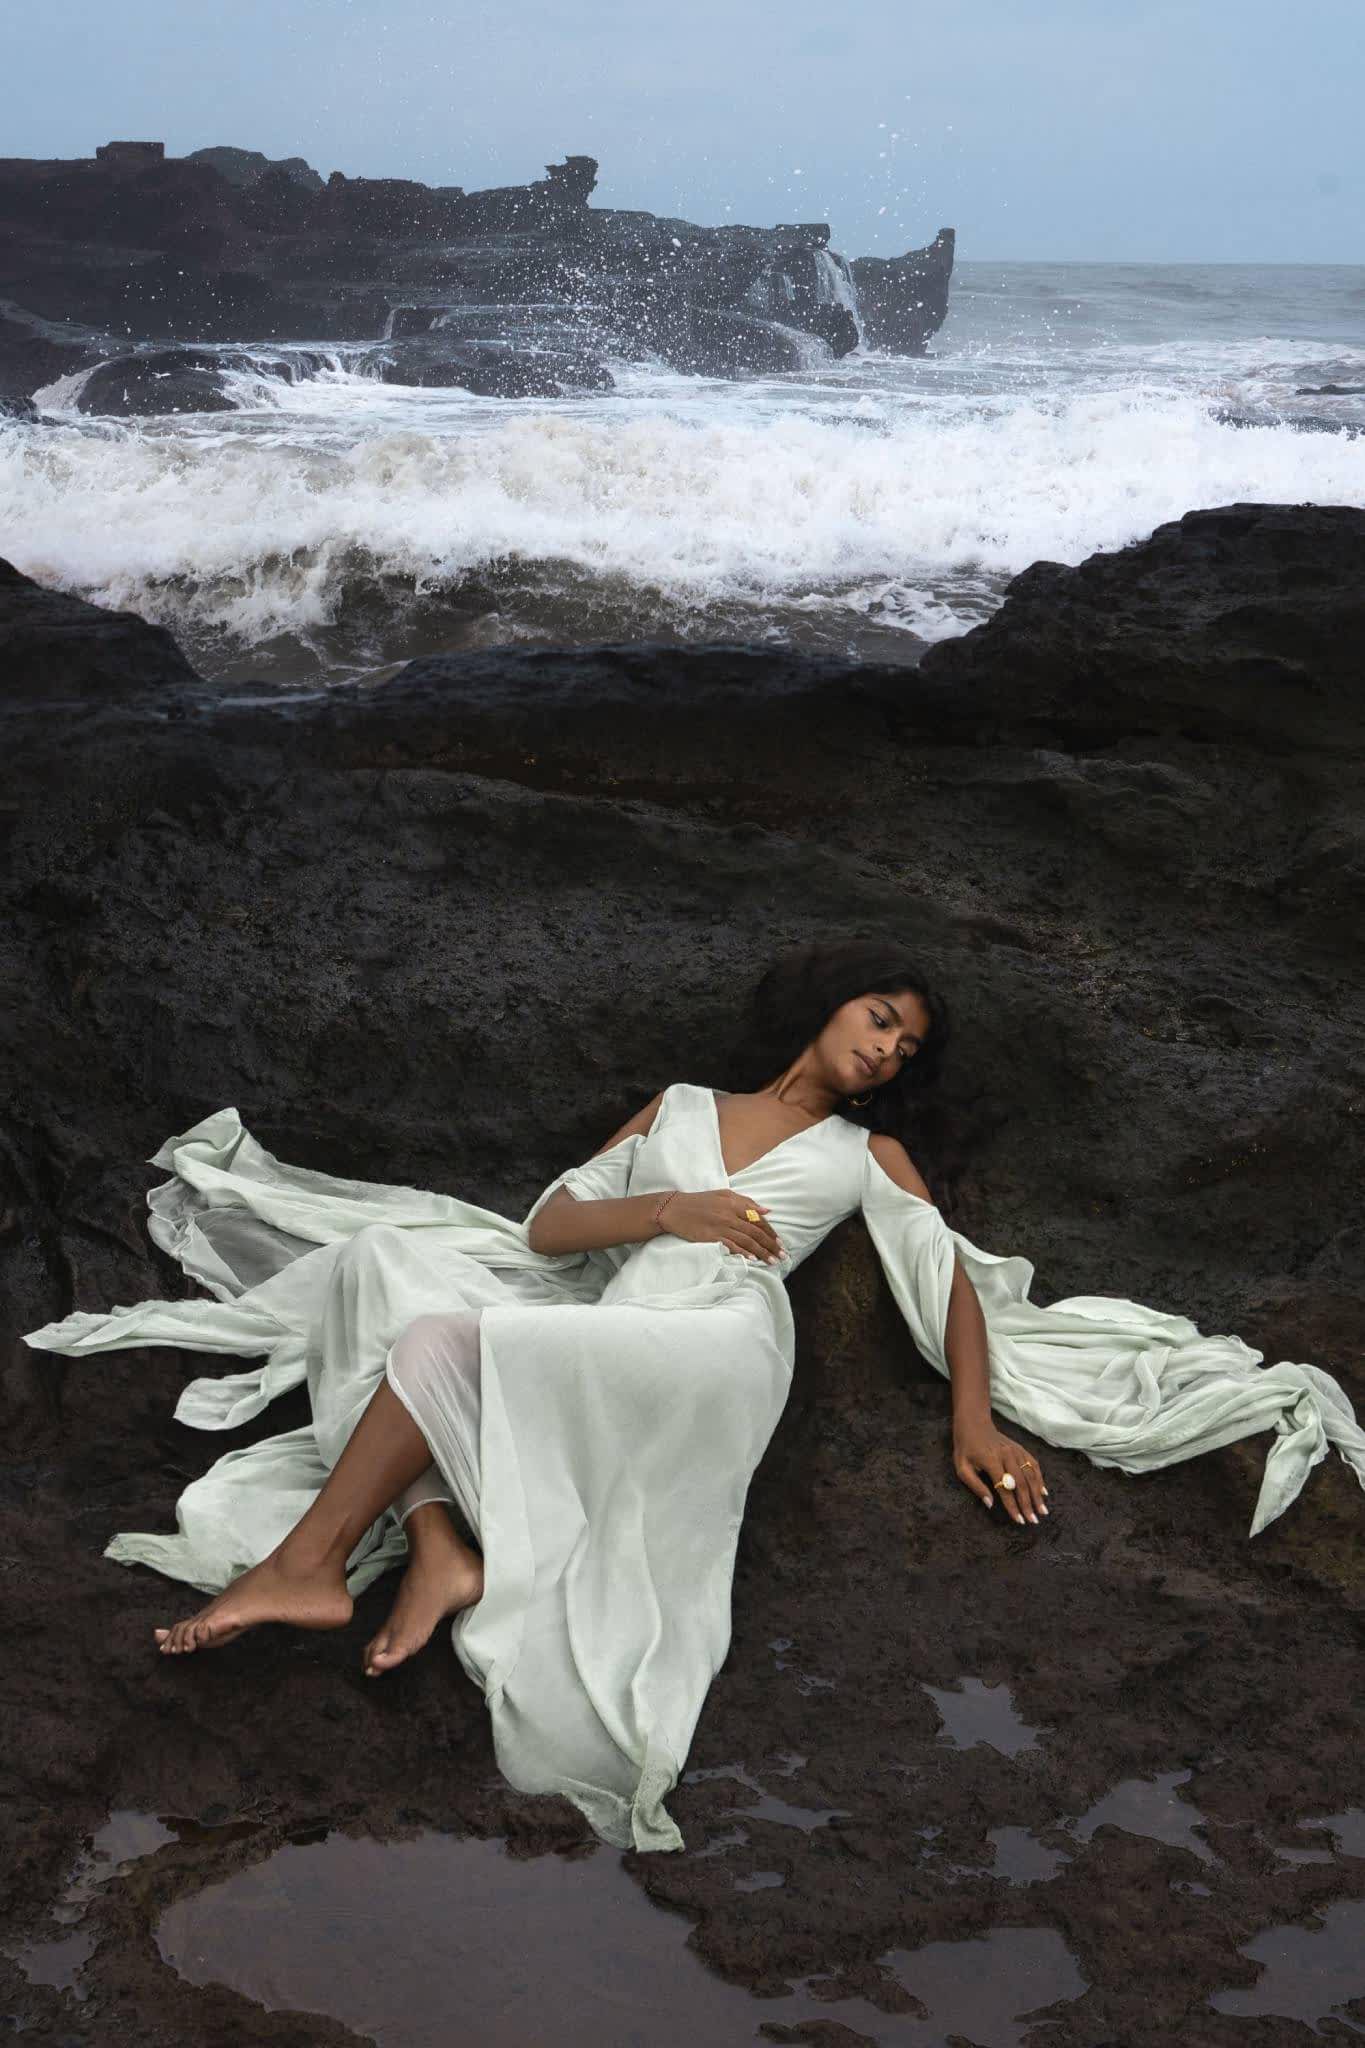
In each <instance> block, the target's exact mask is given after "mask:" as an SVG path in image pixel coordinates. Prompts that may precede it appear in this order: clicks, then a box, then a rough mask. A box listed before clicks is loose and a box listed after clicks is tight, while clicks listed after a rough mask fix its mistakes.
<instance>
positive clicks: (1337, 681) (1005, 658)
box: [921, 505, 1365, 754]
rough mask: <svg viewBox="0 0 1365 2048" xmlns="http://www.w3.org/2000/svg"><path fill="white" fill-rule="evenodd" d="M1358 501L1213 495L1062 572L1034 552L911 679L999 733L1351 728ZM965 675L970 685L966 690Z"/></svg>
mask: <svg viewBox="0 0 1365 2048" xmlns="http://www.w3.org/2000/svg"><path fill="white" fill-rule="evenodd" d="M1362 559H1365V511H1359V510H1357V509H1355V508H1353V507H1349V506H1340V505H1324V506H1314V505H1293V506H1282V505H1224V506H1220V507H1219V508H1217V509H1216V510H1214V511H1208V512H1187V513H1186V515H1185V517H1184V518H1183V519H1179V520H1173V521H1172V522H1171V523H1170V524H1169V525H1166V526H1159V527H1158V528H1157V529H1156V532H1155V533H1153V534H1152V535H1151V536H1150V538H1149V539H1147V540H1143V541H1139V542H1137V543H1135V545H1134V546H1133V547H1131V548H1125V549H1121V550H1120V551H1119V552H1118V553H1115V554H1098V555H1091V556H1090V558H1089V560H1088V561H1085V562H1082V563H1081V564H1080V566H1079V567H1078V568H1075V569H1068V568H1064V567H1062V565H1061V564H1059V563H1057V562H1035V563H1034V564H1033V566H1032V568H1030V569H1026V570H1025V571H1024V574H1023V575H1022V576H1019V577H1016V578H1015V580H1014V582H1013V583H1012V584H1011V585H1010V586H1009V593H1008V602H1007V603H1006V604H1005V605H1003V606H1002V607H1001V609H1000V610H999V611H998V612H996V613H995V615H994V616H993V617H992V618H991V619H989V620H987V622H986V624H985V625H984V626H982V627H980V628H979V629H978V630H977V631H976V632H974V633H969V634H968V635H966V637H965V638H963V639H961V640H950V641H943V642H941V643H940V644H939V645H938V646H937V647H935V648H933V649H931V650H930V652H929V653H928V655H926V657H925V660H924V663H923V665H922V669H921V673H922V675H923V676H924V677H925V679H926V680H928V681H932V682H934V683H937V684H940V685H941V687H942V689H943V691H944V694H945V698H946V697H953V698H955V699H956V700H957V701H958V702H960V703H961V704H962V706H963V707H964V716H969V717H970V718H971V719H973V720H974V721H980V722H982V724H983V726H984V725H986V724H988V725H989V729H990V730H991V731H998V732H1004V733H1008V734H1009V735H1010V736H1011V737H1012V738H1015V737H1022V736H1024V735H1026V734H1029V733H1036V734H1038V735H1039V737H1040V739H1042V738H1053V737H1055V736H1056V735H1058V734H1059V733H1066V734H1067V735H1069V737H1070V739H1071V740H1072V741H1073V742H1074V744H1075V745H1077V746H1087V747H1104V746H1108V745H1112V744H1113V742H1114V740H1115V739H1116V738H1119V737H1126V736H1130V735H1133V734H1136V733H1139V732H1151V733H1162V732H1171V733H1179V734H1183V735H1186V736H1187V737H1189V738H1190V739H1192V740H1196V741H1215V742H1225V741H1235V742H1238V743H1240V744H1243V745H1246V744H1250V745H1252V746H1255V747H1257V748H1266V749H1270V750H1272V751H1275V752H1278V751H1280V750H1281V749H1282V748H1283V747H1284V746H1285V744H1286V736H1287V735H1289V736H1292V745H1293V747H1294V749H1295V751H1296V752H1297V753H1300V754H1303V753H1308V752H1313V751H1317V750H1319V749H1322V748H1333V749H1337V748H1349V747H1351V746H1353V745H1354V744H1355V742H1356V739H1357V737H1358V735H1359V732H1360V721H1361V703H1360V650H1361V648H1362V647H1365V579H1362V578H1361V577H1360V575H1359V573H1358V572H1359V565H1360V563H1361V561H1362ZM968 686H969V687H968Z"/></svg>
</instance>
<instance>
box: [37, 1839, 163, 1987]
mask: <svg viewBox="0 0 1365 2048" xmlns="http://www.w3.org/2000/svg"><path fill="white" fill-rule="evenodd" d="M174 1840H175V1834H174V1832H173V1831H172V1829H170V1828H168V1827H165V1826H163V1825H162V1823H161V1822H160V1821H159V1820H154V1819H153V1818H152V1816H151V1815H150V1814H148V1813H132V1812H127V1811H123V1812H119V1813H111V1814H110V1816H109V1818H108V1820H107V1821H106V1822H105V1823H104V1826H103V1827H102V1828H100V1830H99V1831H98V1833H97V1834H95V1835H93V1836H92V1837H91V1838H90V1840H89V1841H88V1842H87V1843H86V1846H85V1848H84V1849H83V1850H82V1852H81V1854H80V1855H79V1857H78V1858H77V1859H76V1863H75V1866H74V1867H73V1869H72V1870H71V1872H70V1874H69V1876H68V1878H67V1881H66V1889H65V1891H64V1892H63V1894H62V1897H61V1899H60V1901H59V1902H58V1904H57V1905H56V1906H54V1907H53V1909H52V1918H53V1919H54V1920H55V1921H56V1923H57V1925H58V1926H59V1927H70V1928H71V1930H72V1931H71V1932H70V1933H69V1934H59V1935H56V1936H54V1937H53V1938H52V1939H51V1940H50V1941H34V1942H29V1943H27V1944H26V1945H25V1946H24V1947H22V1948H13V1949H10V1950H8V1951H7V1953H8V1954H9V1955H11V1956H12V1957H13V1958H14V1960H15V1962H17V1963H18V1965H19V1967H20V1969H21V1970H22V1971H23V1973H24V1975H25V1976H26V1977H27V1978H28V1981H29V1983H30V1984H47V1985H51V1986H52V1987H53V1988H54V1989H55V1990H58V1991H70V1990H75V1991H76V1993H77V1996H79V1995H80V1987H79V1984H78V1981H77V1980H78V1979H79V1976H80V1973H81V1971H82V1969H83V1968H84V1966H85V1964H86V1963H87V1962H88V1961H89V1959H90V1954H91V1951H92V1950H93V1948H94V1946H95V1937H94V1934H93V1933H92V1932H91V1931H90V1929H88V1928H87V1927H84V1926H82V1925H80V1924H79V1923H80V1922H82V1921H83V1920H84V1918H85V1915H86V1912H87V1910H88V1908H89V1906H90V1904H91V1902H92V1901H93V1899H94V1897H95V1894H96V1893H97V1892H98V1891H99V1889H100V1887H101V1886H102V1885H104V1884H107V1883H108V1881H109V1879H110V1878H111V1877H115V1876H117V1874H118V1872H119V1871H120V1870H122V1869H124V1868H125V1867H126V1866H127V1865H128V1864H129V1863H135V1862H137V1861H138V1860H139V1858H141V1857H143V1856H151V1855H154V1854H155V1853H156V1851H157V1850H158V1849H159V1848H161V1847H162V1845H163V1844H164V1843H166V1842H173V1841H174Z"/></svg>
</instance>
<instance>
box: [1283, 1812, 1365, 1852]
mask: <svg viewBox="0 0 1365 2048" xmlns="http://www.w3.org/2000/svg"><path fill="white" fill-rule="evenodd" d="M1294 1826H1295V1830H1296V1832H1298V1833H1302V1832H1303V1831H1304V1829H1306V1828H1311V1829H1313V1830H1314V1831H1315V1832H1316V1833H1318V1834H1324V1835H1330V1836H1331V1838H1332V1846H1331V1848H1330V1849H1325V1848H1304V1849H1299V1848H1296V1847H1293V1846H1291V1845H1289V1844H1286V1843H1284V1842H1276V1843H1274V1844H1273V1845H1272V1846H1273V1848H1274V1850H1275V1854H1276V1855H1277V1856H1282V1857H1283V1858H1284V1860H1285V1862H1286V1863H1334V1862H1335V1861H1336V1859H1337V1857H1338V1856H1365V1807H1361V1806H1348V1807H1347V1809H1346V1811H1345V1813H1315V1814H1305V1816H1304V1818H1303V1819H1302V1820H1300V1821H1296V1822H1295V1823H1294Z"/></svg>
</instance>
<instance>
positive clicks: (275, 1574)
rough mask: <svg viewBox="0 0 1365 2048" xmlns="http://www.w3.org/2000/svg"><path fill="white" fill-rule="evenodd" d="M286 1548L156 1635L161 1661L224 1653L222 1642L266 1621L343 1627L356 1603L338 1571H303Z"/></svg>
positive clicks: (310, 1626) (272, 1553)
mask: <svg viewBox="0 0 1365 2048" xmlns="http://www.w3.org/2000/svg"><path fill="white" fill-rule="evenodd" d="M284 1552H285V1545H283V1544H281V1546H280V1548H279V1549H278V1550H273V1551H272V1552H271V1554H270V1556H269V1557H267V1558H264V1559H263V1560H262V1562H261V1563H260V1564H258V1565H254V1566H253V1567H252V1569H251V1570H250V1571H249V1572H243V1573H242V1576H241V1578H240V1579H234V1580H233V1582H232V1584H231V1585H230V1586H229V1587H227V1589H226V1590H225V1591H224V1592H222V1593H220V1594H219V1595H218V1598H217V1599H216V1600H210V1602H209V1604H208V1606H207V1607H201V1608H200V1610H199V1612H198V1613H197V1614H192V1615H190V1616H189V1618H188V1620H186V1621H177V1622H176V1624H175V1626H174V1627H173V1628H159V1629H156V1630H155V1631H154V1633H155V1635H156V1639H157V1648H158V1649H159V1650H160V1651H161V1654H162V1656H163V1657H166V1656H170V1657H177V1656H181V1655H183V1653H184V1652H185V1651H187V1650H220V1649H221V1648H222V1647H223V1644H224V1643H230V1642H231V1641H232V1640H233V1638H234V1637H236V1636H240V1635H242V1634H244V1633H245V1631H246V1630H247V1629H249V1628H255V1627H256V1626H257V1624H258V1623H260V1622H263V1621H284V1622H289V1623H291V1624H292V1626H293V1627H294V1628H345V1626H346V1624H347V1622H348V1621H349V1620H350V1618H351V1610H352V1607H353V1605H354V1602H353V1601H352V1599H351V1596H350V1594H349V1593H348V1592H347V1591H346V1579H345V1575H344V1572H343V1571H342V1570H341V1568H340V1567H338V1568H336V1569H334V1570H327V1569H322V1568H319V1567H317V1566H310V1567H309V1568H307V1569H304V1568H301V1567H300V1566H299V1565H297V1564H296V1563H293V1562H292V1561H291V1560H290V1559H289V1558H288V1557H286V1556H285V1555H284Z"/></svg>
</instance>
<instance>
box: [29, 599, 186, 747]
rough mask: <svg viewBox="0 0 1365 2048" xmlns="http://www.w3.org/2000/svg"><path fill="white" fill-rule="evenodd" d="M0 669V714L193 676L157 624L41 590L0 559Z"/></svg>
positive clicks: (150, 691)
mask: <svg viewBox="0 0 1365 2048" xmlns="http://www.w3.org/2000/svg"><path fill="white" fill-rule="evenodd" d="M0 675H3V677H4V682H3V685H0V717H3V716H5V715H10V716H13V715H14V714H15V713H16V712H18V711H19V710H20V709H21V708H26V709H30V710H32V709H35V708H36V709H38V710H39V715H40V717H41V718H44V719H45V718H47V717H48V716H49V714H50V712H51V711H52V709H53V708H54V707H55V706H57V705H58V704H62V703H71V702H73V701H74V702H77V703H79V704H81V705H82V706H84V707H85V708H87V709H91V708H95V707H98V706H103V705H107V704H110V703H117V702H123V701H126V700H128V699H130V698H146V697H151V698H153V699H155V698H157V697H159V696H160V695H161V694H162V693H164V692H166V691H169V690H173V689H175V688H177V687H180V686H183V685H186V684H190V685H192V684H194V683H197V682H198V680H199V678H198V677H197V676H196V674H195V672H194V670H193V669H192V668H191V667H190V665H189V663H188V662H187V661H186V660H185V657H184V656H183V655H182V654H181V652H180V649H179V648H178V647H177V646H176V644H175V642H174V640H172V638H171V636H170V634H169V633H167V632H166V631H165V630H164V629H163V628H162V627H160V626H149V625H148V624H147V623H146V621H145V620H143V619H139V618H138V617H137V616H136V615H135V614H134V613H132V612H111V611H105V610H103V609H101V607H99V606H98V605H93V604H86V603H85V602H84V600H83V599H82V598H79V597H67V596H65V595H64V594H63V593H62V592H61V591H58V590H44V589H43V588H42V587H41V586H40V585H39V584H37V583H34V582H33V581H32V579H31V578H29V577H27V576H23V575H21V574H20V572H19V571H18V570H17V569H16V568H14V567H13V566H12V565H11V564H10V563H9V562H0ZM54 737H55V735H54Z"/></svg>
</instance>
